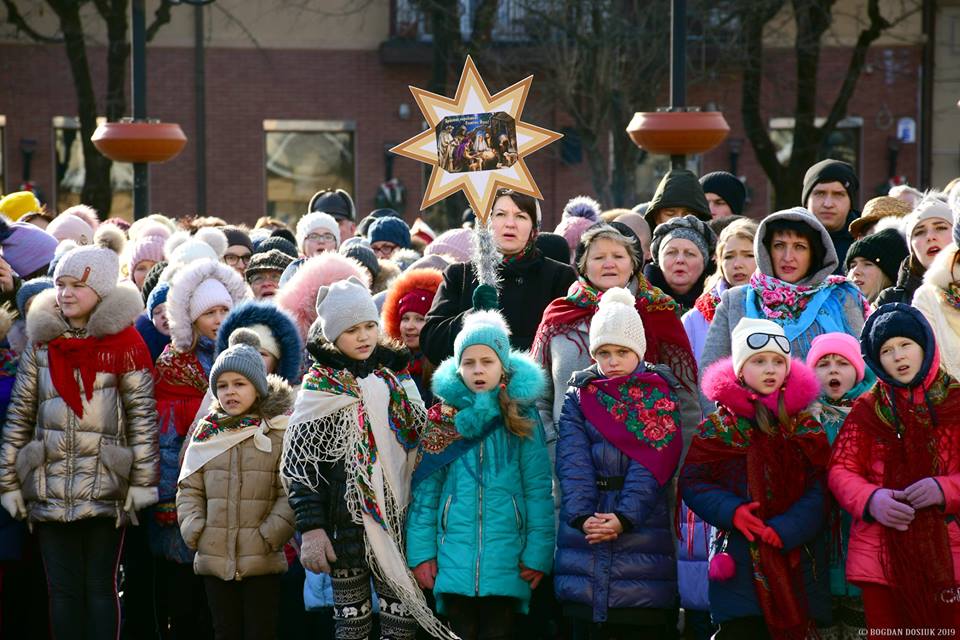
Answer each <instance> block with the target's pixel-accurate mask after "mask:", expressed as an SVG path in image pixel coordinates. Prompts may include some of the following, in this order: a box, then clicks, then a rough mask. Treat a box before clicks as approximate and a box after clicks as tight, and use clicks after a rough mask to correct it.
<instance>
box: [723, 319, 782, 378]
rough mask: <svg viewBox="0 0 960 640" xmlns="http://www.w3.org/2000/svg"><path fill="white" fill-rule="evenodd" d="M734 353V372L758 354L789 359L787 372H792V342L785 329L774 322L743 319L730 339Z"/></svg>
mask: <svg viewBox="0 0 960 640" xmlns="http://www.w3.org/2000/svg"><path fill="white" fill-rule="evenodd" d="M730 342H731V343H732V344H731V349H732V351H733V372H734V373H735V374H736V375H738V376H739V375H740V370H741V369H743V365H744V364H745V363H746V361H747V360H749V359H750V356H752V355H754V354H757V353H766V352H770V353H779V354H780V355H782V356H786V358H787V371H788V372H789V371H790V351H791V348H790V341H789V340H787V334H786V333H784V332H783V327H781V326H780V325H778V324H777V323H776V322H774V321H773V320H765V319H763V318H742V319H741V320H740V322H738V323H737V326H735V327H734V328H733V335H732V336H731V339H730Z"/></svg>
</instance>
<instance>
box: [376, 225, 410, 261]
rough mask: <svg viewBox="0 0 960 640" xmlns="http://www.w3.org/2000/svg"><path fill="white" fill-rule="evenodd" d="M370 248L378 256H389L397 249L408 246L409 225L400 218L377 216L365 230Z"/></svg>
mask: <svg viewBox="0 0 960 640" xmlns="http://www.w3.org/2000/svg"><path fill="white" fill-rule="evenodd" d="M367 240H368V241H369V242H370V248H371V249H373V252H374V253H375V254H377V257H378V258H384V259H386V258H389V257H390V256H392V255H393V252H394V251H396V250H397V249H408V248H409V247H410V227H409V226H407V223H406V222H404V221H403V220H401V219H400V218H394V217H392V216H388V217H385V218H377V219H376V220H374V221H373V223H371V224H370V228H369V229H368V231H367Z"/></svg>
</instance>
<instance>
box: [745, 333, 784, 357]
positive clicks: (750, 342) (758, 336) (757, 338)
mask: <svg viewBox="0 0 960 640" xmlns="http://www.w3.org/2000/svg"><path fill="white" fill-rule="evenodd" d="M771 340H773V341H774V342H775V343H776V345H777V346H778V347H779V348H780V351H782V352H783V354H784V355H787V356H788V355H790V341H789V340H787V339H786V338H785V337H784V336H781V335H779V334H776V333H751V334H750V335H748V336H747V346H748V347H750V348H751V349H763V348H764V347H765V346H767V344H768V343H769V342H770V341H771Z"/></svg>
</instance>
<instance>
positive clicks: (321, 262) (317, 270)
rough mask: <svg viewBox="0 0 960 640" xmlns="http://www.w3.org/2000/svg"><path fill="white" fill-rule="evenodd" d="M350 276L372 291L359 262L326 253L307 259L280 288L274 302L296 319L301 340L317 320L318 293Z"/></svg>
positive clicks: (368, 277)
mask: <svg viewBox="0 0 960 640" xmlns="http://www.w3.org/2000/svg"><path fill="white" fill-rule="evenodd" d="M350 276H356V277H357V278H359V279H360V281H361V282H363V283H364V284H365V285H366V286H367V288H368V289H369V288H370V274H369V273H368V272H367V270H366V269H364V268H363V266H362V265H361V264H360V263H359V262H357V261H356V260H354V259H353V258H348V257H346V256H342V255H340V254H339V253H336V252H334V251H324V252H323V253H321V254H320V255H316V256H314V257H312V258H309V259H308V260H306V261H305V262H304V263H303V265H302V266H301V267H300V268H299V269H298V270H297V272H296V273H295V274H294V275H293V277H291V278H290V280H288V281H287V283H286V284H284V285H283V287H281V289H280V292H279V293H278V294H277V295H276V297H275V298H274V301H275V302H276V304H277V306H278V307H280V308H281V309H284V310H286V311H288V312H289V313H290V315H292V316H293V319H294V320H295V321H296V323H297V329H298V330H299V331H300V338H301V339H302V340H306V338H307V332H308V331H309V330H310V325H312V324H313V321H314V320H316V319H317V306H316V305H317V291H319V290H320V287H326V286H330V285H332V284H333V283H334V282H338V281H340V280H346V279H347V278H349V277H350Z"/></svg>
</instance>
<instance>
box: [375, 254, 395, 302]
mask: <svg viewBox="0 0 960 640" xmlns="http://www.w3.org/2000/svg"><path fill="white" fill-rule="evenodd" d="M378 264H379V265H380V270H379V271H378V272H377V275H376V276H375V277H374V279H373V282H372V283H371V284H370V293H374V294H376V293H380V292H381V291H386V290H387V288H388V287H389V286H390V283H392V282H393V281H394V280H396V279H397V278H398V277H399V276H400V273H401V271H400V267H399V266H398V265H397V264H396V263H395V262H393V261H392V260H379V261H378Z"/></svg>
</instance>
